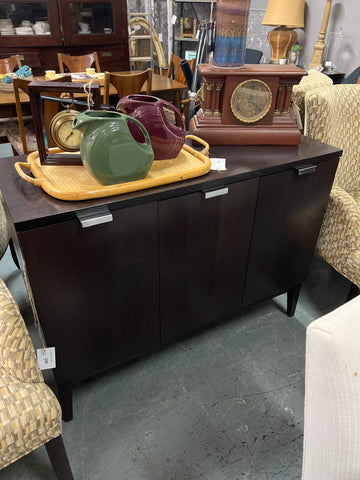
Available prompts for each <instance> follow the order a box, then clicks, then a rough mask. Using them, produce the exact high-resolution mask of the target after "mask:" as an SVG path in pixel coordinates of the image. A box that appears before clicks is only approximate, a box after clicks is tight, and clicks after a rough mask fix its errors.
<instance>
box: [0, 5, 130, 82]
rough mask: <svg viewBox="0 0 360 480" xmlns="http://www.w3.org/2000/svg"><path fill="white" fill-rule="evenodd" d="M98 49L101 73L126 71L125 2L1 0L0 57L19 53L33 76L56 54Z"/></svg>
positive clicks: (52, 63) (47, 66)
mask: <svg viewBox="0 0 360 480" xmlns="http://www.w3.org/2000/svg"><path fill="white" fill-rule="evenodd" d="M95 50H96V51H97V52H98V55H99V60H100V66H101V69H102V70H103V71H105V70H111V71H116V70H129V50H128V25H127V7H126V0H101V1H100V0H89V1H87V2H82V1H76V0H39V1H35V0H12V1H1V0H0V57H2V58H4V57H8V56H10V55H14V54H19V55H20V56H21V60H22V63H23V65H28V66H30V67H31V68H32V70H33V73H34V74H35V75H42V74H43V73H44V71H45V70H51V69H55V70H58V64H57V53H58V52H62V53H67V54H70V55H83V54H86V53H90V52H93V51H95Z"/></svg>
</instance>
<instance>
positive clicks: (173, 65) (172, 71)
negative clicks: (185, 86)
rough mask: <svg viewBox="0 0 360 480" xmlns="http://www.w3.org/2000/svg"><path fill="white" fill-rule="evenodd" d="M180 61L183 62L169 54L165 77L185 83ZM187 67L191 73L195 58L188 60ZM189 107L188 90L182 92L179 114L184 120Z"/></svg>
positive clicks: (171, 119)
mask: <svg viewBox="0 0 360 480" xmlns="http://www.w3.org/2000/svg"><path fill="white" fill-rule="evenodd" d="M182 60H183V59H182V58H180V57H178V56H177V55H175V54H174V53H172V54H171V57H170V62H169V67H168V70H167V77H168V78H172V79H173V80H176V81H177V82H180V83H185V75H184V72H183V69H182V68H181V65H180V62H181V61H182ZM189 66H190V69H191V71H192V72H193V71H194V66H195V58H193V59H191V60H189ZM189 105H190V99H189V94H188V90H184V91H183V95H182V99H181V113H182V115H183V116H184V117H185V118H187V115H188V112H189ZM170 115H171V113H170ZM169 120H170V121H172V122H173V120H174V119H173V118H171V117H170V118H169Z"/></svg>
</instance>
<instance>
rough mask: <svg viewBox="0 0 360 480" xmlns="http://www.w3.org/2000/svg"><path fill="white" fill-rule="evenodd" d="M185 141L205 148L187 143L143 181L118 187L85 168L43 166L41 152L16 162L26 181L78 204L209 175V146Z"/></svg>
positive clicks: (188, 137) (55, 149) (161, 161)
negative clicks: (27, 171) (196, 148)
mask: <svg viewBox="0 0 360 480" xmlns="http://www.w3.org/2000/svg"><path fill="white" fill-rule="evenodd" d="M186 139H192V140H195V141H197V142H199V143H200V144H202V145H203V146H204V148H203V150H202V151H201V152H198V151H197V150H195V149H194V148H193V147H191V146H189V145H186V144H184V146H183V148H182V150H181V151H180V153H179V155H178V156H177V157H176V158H173V159H169V160H155V161H154V162H153V164H152V167H151V169H150V171H149V173H148V174H147V176H146V177H145V178H144V179H142V180H136V181H134V182H127V183H119V184H117V185H101V184H100V183H98V182H97V181H96V180H95V178H93V177H92V176H91V175H90V173H89V172H88V171H87V170H86V169H85V167H84V166H82V165H76V166H74V165H41V163H40V158H39V153H38V152H33V153H31V154H30V155H28V157H27V162H16V163H15V168H16V171H17V172H18V174H19V175H20V176H21V177H22V178H23V179H24V180H26V181H28V182H30V183H32V184H34V185H36V186H38V187H41V188H42V189H43V190H44V191H45V192H46V193H48V194H49V195H51V196H52V197H54V198H58V199H60V200H69V201H77V200H88V199H91V198H102V197H110V196H113V195H120V194H123V193H130V192H135V191H138V190H144V189H147V188H152V187H158V186H160V185H166V184H168V183H175V182H180V181H183V180H187V179H189V178H194V177H199V176H201V175H205V174H206V173H208V172H209V170H210V166H211V161H210V159H209V157H208V156H207V154H208V152H209V145H208V143H206V142H205V141H204V140H202V139H200V138H198V137H196V136H194V135H188V136H187V137H186ZM49 152H51V153H61V150H60V149H58V148H53V149H50V150H49ZM23 169H27V170H30V172H31V173H32V175H33V177H30V176H29V175H27V174H26V173H25V172H24V171H23Z"/></svg>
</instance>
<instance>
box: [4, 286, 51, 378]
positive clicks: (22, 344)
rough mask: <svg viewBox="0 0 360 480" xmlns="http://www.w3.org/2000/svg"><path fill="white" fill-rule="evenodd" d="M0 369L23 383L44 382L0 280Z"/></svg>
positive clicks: (15, 309) (14, 307)
mask: <svg viewBox="0 0 360 480" xmlns="http://www.w3.org/2000/svg"><path fill="white" fill-rule="evenodd" d="M0 368H3V369H4V371H5V372H6V373H7V374H8V375H11V376H12V377H14V378H17V379H18V380H20V381H23V382H31V383H38V382H43V381H44V379H43V376H42V373H41V371H40V368H39V365H38V362H37V358H36V355H35V350H34V347H33V344H32V342H31V339H30V336H29V333H28V331H27V328H26V326H25V322H24V320H23V318H22V316H21V313H20V311H19V307H18V306H17V304H16V302H15V300H14V299H13V297H12V295H11V293H10V291H9V290H8V288H7V287H6V285H5V283H4V282H3V280H1V279H0Z"/></svg>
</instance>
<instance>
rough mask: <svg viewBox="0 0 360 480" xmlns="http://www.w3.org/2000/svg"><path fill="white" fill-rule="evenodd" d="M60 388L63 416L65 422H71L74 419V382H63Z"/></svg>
mask: <svg viewBox="0 0 360 480" xmlns="http://www.w3.org/2000/svg"><path fill="white" fill-rule="evenodd" d="M58 389H59V401H60V405H61V409H62V418H63V420H64V422H69V421H70V420H72V419H73V402H72V382H66V383H62V384H61V385H58Z"/></svg>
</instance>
